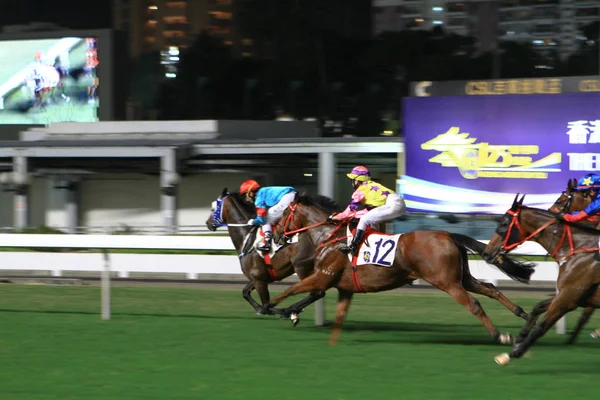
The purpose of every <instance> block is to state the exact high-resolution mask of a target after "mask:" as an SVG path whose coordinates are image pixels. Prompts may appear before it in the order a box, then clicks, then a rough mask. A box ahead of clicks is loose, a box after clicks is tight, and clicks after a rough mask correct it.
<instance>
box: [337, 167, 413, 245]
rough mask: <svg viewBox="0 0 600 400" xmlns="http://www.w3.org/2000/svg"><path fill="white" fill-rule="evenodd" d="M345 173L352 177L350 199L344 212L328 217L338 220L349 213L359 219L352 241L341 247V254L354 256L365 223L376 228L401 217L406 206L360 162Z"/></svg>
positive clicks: (362, 234)
mask: <svg viewBox="0 0 600 400" xmlns="http://www.w3.org/2000/svg"><path fill="white" fill-rule="evenodd" d="M347 176H348V178H350V179H352V187H353V188H354V189H355V190H354V193H352V201H351V202H350V204H349V205H348V207H347V208H346V209H345V210H344V211H342V212H341V213H339V214H334V215H331V216H329V218H328V220H329V221H341V220H343V219H345V218H348V217H350V216H354V217H355V218H360V219H359V221H358V226H357V228H356V233H355V234H354V236H353V238H352V243H350V246H345V247H342V248H341V249H340V251H342V252H344V253H352V255H356V253H357V252H358V246H359V245H360V243H361V242H362V240H363V237H364V234H365V229H366V227H367V225H369V226H371V227H375V226H376V225H377V224H378V223H380V222H385V221H390V220H392V219H394V218H398V217H400V216H402V215H403V214H404V213H405V212H406V205H405V204H404V199H403V198H402V197H400V195H398V194H397V193H395V192H394V191H393V190H390V189H388V188H386V187H385V186H383V185H381V184H379V183H377V182H375V181H373V180H371V174H370V173H369V170H368V169H367V168H366V167H363V166H362V165H359V166H356V167H354V168H352V171H351V172H350V173H349V174H347Z"/></svg>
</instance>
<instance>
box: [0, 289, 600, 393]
mask: <svg viewBox="0 0 600 400" xmlns="http://www.w3.org/2000/svg"><path fill="white" fill-rule="evenodd" d="M544 296H545V295H544V294H517V295H509V297H510V298H511V299H512V300H513V301H516V302H517V303H518V304H520V305H522V306H523V307H524V308H526V309H527V310H530V309H531V307H532V306H533V305H534V304H535V303H536V302H537V301H540V300H541V299H543V298H544ZM335 297H336V293H335V291H334V290H333V291H330V292H328V296H327V298H326V306H327V317H328V319H329V320H331V318H332V317H333V307H334V305H335V301H334V300H335ZM479 299H480V301H481V303H482V305H483V306H484V308H485V310H486V311H487V313H488V315H490V316H491V318H492V320H493V321H494V322H495V323H496V324H497V326H499V327H501V328H502V330H503V331H509V332H511V333H513V334H515V333H517V331H518V329H519V327H520V326H521V325H522V321H521V320H519V319H517V318H516V317H514V316H513V315H512V314H511V313H510V312H509V311H508V310H506V309H505V308H503V307H502V306H501V305H499V304H497V303H495V302H493V301H491V300H489V299H487V298H481V297H479ZM99 305H100V288H99V287H97V286H43V285H39V286H38V285H0V366H1V368H0V399H2V400H47V399H48V400H49V399H60V400H112V399H119V400H129V399H131V400H134V399H135V400H138V399H139V400H151V399H156V400H159V399H160V400H178V399H196V400H209V399H218V400H228V399H232V400H233V399H235V400H241V399H244V400H254V399H256V400H259V399H260V400H265V399H266V400H270V399H276V400H286V399H307V400H308V399H310V400H312V399H315V400H316V399H323V400H330V399H331V400H350V399H356V400H372V399H394V400H396V399H398V400H399V399H402V400H409V399H415V400H425V399H428V400H431V399H434V400H437V399H461V400H465V399H482V400H494V399H502V400H513V399H527V400H537V399H540V400H542V399H544V400H548V399H565V398H567V399H583V398H592V397H593V396H594V395H595V394H596V392H597V389H598V382H600V379H599V375H600V368H599V367H600V342H597V341H594V339H592V338H590V337H589V335H588V333H589V331H590V330H591V329H592V328H593V327H596V324H598V325H599V326H600V321H598V319H594V318H592V321H591V323H590V324H589V329H586V331H585V332H584V334H582V335H581V337H580V341H579V343H578V344H576V345H574V346H565V345H563V341H564V339H565V337H564V336H559V335H557V334H556V333H555V331H554V330H552V331H551V332H550V333H549V334H548V335H547V336H546V337H544V338H543V339H542V340H541V342H540V343H539V344H538V346H536V347H534V349H533V350H532V352H531V357H530V358H524V359H521V360H516V361H514V362H513V363H512V364H511V365H509V366H507V367H499V366H497V365H496V364H495V363H494V361H493V357H494V356H495V355H496V354H498V353H500V352H503V351H504V350H507V349H508V347H505V346H500V345H496V344H493V343H492V341H491V339H490V338H489V337H488V335H487V332H486V331H485V330H484V328H483V327H482V326H481V325H480V324H479V322H478V321H477V319H476V318H475V317H473V316H472V315H471V314H469V313H468V312H467V311H466V310H465V309H463V308H462V307H461V306H459V305H458V304H456V303H454V301H453V300H452V299H451V298H449V297H448V296H447V295H445V294H443V293H436V292H431V293H421V292H417V291H414V292H410V291H409V292H407V291H401V292H400V291H396V292H389V293H380V294H368V295H357V296H356V297H355V299H354V302H353V304H352V307H351V309H350V313H349V315H348V321H347V323H346V325H345V329H344V331H343V332H342V336H341V338H340V342H339V344H338V345H337V346H335V347H331V346H329V345H327V339H328V337H329V328H327V327H326V328H316V327H314V326H313V323H312V317H313V309H312V308H310V309H309V311H307V312H306V313H304V314H302V317H303V320H302V321H301V323H300V325H299V326H298V327H297V328H293V327H292V326H291V324H290V323H289V321H284V320H280V319H279V318H278V317H266V316H256V315H255V314H254V313H253V311H252V310H251V308H250V307H249V306H248V305H247V304H246V303H245V301H244V300H243V299H242V298H241V294H240V290H237V289H235V290H234V289H214V288H206V287H200V286H198V287H195V286H194V287H183V288H178V287H147V286H135V287H134V286H130V287H128V286H117V287H114V288H113V318H112V320H111V321H102V320H101V319H100V315H99V312H100V309H99ZM577 314H579V313H577ZM572 315H573V317H571V319H570V321H569V323H570V325H572V324H573V323H574V322H575V321H574V320H575V317H574V315H575V314H572Z"/></svg>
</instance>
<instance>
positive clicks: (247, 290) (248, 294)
mask: <svg viewBox="0 0 600 400" xmlns="http://www.w3.org/2000/svg"><path fill="white" fill-rule="evenodd" d="M254 288H255V285H254V282H252V281H250V282H248V284H247V285H246V286H244V288H243V289H242V296H243V297H244V299H245V300H246V301H247V302H248V303H249V304H250V305H251V306H252V308H254V311H256V313H257V314H260V310H261V306H260V304H258V303H257V302H256V301H255V300H254V299H253V298H252V291H253V290H254Z"/></svg>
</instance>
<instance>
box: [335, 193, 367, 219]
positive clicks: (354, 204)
mask: <svg viewBox="0 0 600 400" xmlns="http://www.w3.org/2000/svg"><path fill="white" fill-rule="evenodd" d="M364 201H365V194H364V193H363V192H362V191H361V190H360V189H356V190H355V191H354V193H352V200H351V201H350V204H348V207H346V209H345V210H344V211H342V212H341V213H339V214H336V215H335V216H334V217H333V220H335V221H341V220H343V219H346V218H348V217H349V216H351V215H353V216H357V215H356V214H357V212H360V211H362V210H360V211H359V208H360V206H361V204H362V203H363V202H364Z"/></svg>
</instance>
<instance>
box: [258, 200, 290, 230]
mask: <svg viewBox="0 0 600 400" xmlns="http://www.w3.org/2000/svg"><path fill="white" fill-rule="evenodd" d="M295 198H296V192H290V193H288V194H286V195H284V196H283V197H282V198H281V200H279V203H277V204H275V205H274V206H273V207H270V208H269V209H268V210H267V222H266V223H265V224H264V225H263V227H262V229H263V232H271V225H273V224H276V223H277V222H278V221H279V219H280V218H281V216H282V215H283V213H284V212H285V209H286V208H288V206H289V205H290V203H291V202H292V201H294V199H295Z"/></svg>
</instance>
